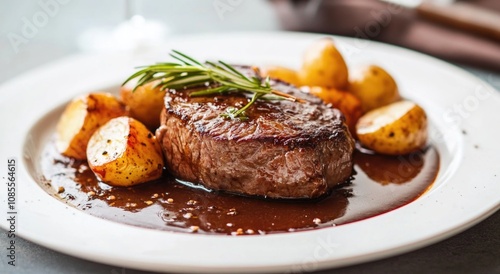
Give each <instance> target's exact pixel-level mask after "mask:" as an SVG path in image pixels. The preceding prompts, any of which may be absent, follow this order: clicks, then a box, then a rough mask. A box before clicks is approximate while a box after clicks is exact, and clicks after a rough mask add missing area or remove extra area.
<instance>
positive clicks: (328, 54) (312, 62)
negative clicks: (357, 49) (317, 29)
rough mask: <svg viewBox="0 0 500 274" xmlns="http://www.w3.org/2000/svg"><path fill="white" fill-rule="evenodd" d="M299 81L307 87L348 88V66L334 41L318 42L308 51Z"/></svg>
mask: <svg viewBox="0 0 500 274" xmlns="http://www.w3.org/2000/svg"><path fill="white" fill-rule="evenodd" d="M299 81H300V83H301V84H302V85H305V86H321V87H328V88H336V89H345V88H347V85H348V72H347V65H346V63H345V61H344V58H343V57H342V55H341V54H340V52H339V51H338V50H337V48H336V47H335V44H334V43H333V40H332V39H330V38H324V39H321V40H318V41H316V42H315V43H313V44H312V45H310V46H309V47H308V48H307V49H306V52H305V54H304V57H303V60H302V67H301V68H300V70H299Z"/></svg>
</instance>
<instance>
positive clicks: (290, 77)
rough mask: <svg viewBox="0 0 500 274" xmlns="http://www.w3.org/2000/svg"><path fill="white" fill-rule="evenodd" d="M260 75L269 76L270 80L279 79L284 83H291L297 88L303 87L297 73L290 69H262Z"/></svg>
mask: <svg viewBox="0 0 500 274" xmlns="http://www.w3.org/2000/svg"><path fill="white" fill-rule="evenodd" d="M260 75H261V76H262V77H267V76H269V77H270V78H274V79H279V80H281V81H283V82H287V83H290V84H292V85H294V86H296V87H299V86H301V84H300V81H299V76H298V74H297V72H296V71H295V70H293V69H289V68H286V67H281V66H267V67H262V68H261V69H260Z"/></svg>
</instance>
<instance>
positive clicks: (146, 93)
mask: <svg viewBox="0 0 500 274" xmlns="http://www.w3.org/2000/svg"><path fill="white" fill-rule="evenodd" d="M157 83H158V82H157V81H154V82H150V83H147V84H145V85H142V86H139V87H137V89H136V90H135V91H133V89H134V86H133V85H125V86H123V87H122V88H121V90H120V97H121V99H122V101H123V102H124V103H125V104H126V105H127V106H128V107H129V109H130V116H131V117H132V118H135V119H137V120H139V121H141V122H142V123H143V124H144V125H146V127H148V128H149V129H150V130H155V129H156V128H158V127H159V126H160V113H161V110H162V109H163V107H164V104H163V97H165V91H162V90H160V88H155V87H154V86H155V85H156V84H157Z"/></svg>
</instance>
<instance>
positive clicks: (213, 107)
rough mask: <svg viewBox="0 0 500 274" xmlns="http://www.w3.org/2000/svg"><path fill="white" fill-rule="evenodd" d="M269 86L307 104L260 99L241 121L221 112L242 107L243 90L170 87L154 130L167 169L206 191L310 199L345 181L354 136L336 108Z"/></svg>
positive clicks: (281, 85)
mask: <svg viewBox="0 0 500 274" xmlns="http://www.w3.org/2000/svg"><path fill="white" fill-rule="evenodd" d="M247 73H248V71H247ZM271 85H272V86H273V88H275V89H278V90H280V91H282V92H286V93H288V94H291V95H293V96H296V97H298V98H302V99H305V100H307V102H306V103H297V102H290V101H286V100H274V101H265V100H259V101H257V102H256V103H255V104H253V105H252V106H251V107H250V108H248V109H247V111H246V112H245V114H246V116H247V117H248V120H246V121H240V120H239V119H226V118H223V117H221V116H220V114H221V113H223V112H224V111H225V110H226V108H227V107H230V106H235V107H242V106H244V105H245V104H246V103H247V102H248V100H249V99H248V98H247V97H246V96H245V95H243V94H241V93H232V94H227V95H219V96H211V97H190V96H189V94H190V93H191V92H194V91H197V90H199V89H188V90H183V91H175V90H169V91H168V92H167V94H166V96H165V109H164V110H163V112H162V115H161V123H162V126H161V127H160V128H159V129H158V130H157V137H158V140H160V142H161V145H162V148H163V151H164V154H165V158H166V163H167V169H168V170H169V171H170V172H171V173H172V174H173V175H174V176H176V177H178V178H179V179H182V180H186V181H191V182H195V183H200V184H203V185H204V186H206V187H208V188H210V189H215V190H223V191H227V192H232V193H238V194H244V195H258V196H265V197H272V198H315V197H318V196H321V195H323V194H325V193H327V192H328V191H329V190H330V189H332V188H333V187H334V186H335V185H337V184H339V183H342V182H344V181H345V180H346V179H348V178H349V176H350V175H351V172H352V153H353V151H354V141H353V139H352V137H351V136H350V134H349V131H348V129H347V126H346V125H345V122H344V117H343V115H342V114H341V113H340V111H339V110H337V109H333V108H330V107H329V106H326V105H324V104H323V103H321V100H320V99H318V98H316V97H314V96H312V95H309V94H306V93H303V92H301V91H299V90H298V89H296V88H295V87H293V86H290V85H287V84H285V83H283V82H280V81H271Z"/></svg>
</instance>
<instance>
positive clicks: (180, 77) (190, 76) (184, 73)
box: [123, 50, 304, 120]
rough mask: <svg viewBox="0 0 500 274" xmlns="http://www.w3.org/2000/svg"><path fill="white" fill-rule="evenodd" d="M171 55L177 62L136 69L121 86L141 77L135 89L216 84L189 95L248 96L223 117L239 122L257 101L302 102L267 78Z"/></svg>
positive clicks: (225, 65)
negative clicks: (250, 75) (236, 94)
mask: <svg viewBox="0 0 500 274" xmlns="http://www.w3.org/2000/svg"><path fill="white" fill-rule="evenodd" d="M170 56H171V57H172V58H174V59H176V60H178V61H179V62H180V63H157V64H154V65H149V66H142V67H139V68H141V70H139V71H138V72H136V73H134V74H133V75H132V76H130V77H129V78H128V79H127V80H126V81H125V82H124V83H123V85H125V84H126V83H127V82H129V81H130V80H132V79H135V78H138V77H140V78H139V80H138V82H137V85H136V86H135V88H134V90H135V89H136V88H137V87H139V86H141V85H144V84H146V83H149V82H152V81H157V80H160V82H159V83H158V84H157V85H156V86H155V87H159V88H160V89H161V90H165V89H176V90H182V89H187V88H191V87H197V86H203V85H206V86H213V85H214V84H215V86H214V87H211V88H208V89H206V90H202V91H197V92H192V93H191V94H190V96H207V95H216V94H223V93H228V92H242V93H249V94H251V95H252V97H251V99H250V101H249V102H248V103H247V104H246V105H245V106H243V107H242V108H239V109H238V108H236V107H229V108H227V109H226V111H225V113H224V114H222V116H224V117H226V118H239V119H242V120H244V119H247V117H246V115H245V110H247V109H248V108H249V107H250V106H251V105H252V104H253V103H255V102H256V101H257V100H258V99H267V100H283V99H284V100H289V101H293V102H304V100H302V99H299V98H297V97H295V96H292V95H289V94H286V93H283V92H281V91H278V90H275V89H273V88H272V87H271V85H270V81H269V77H267V78H266V79H265V80H264V81H262V80H261V79H259V78H257V77H247V76H245V75H243V74H242V73H241V72H239V71H238V70H236V69H235V68H234V67H233V66H231V65H228V64H227V63H225V62H223V61H218V62H217V63H213V62H209V61H206V62H205V63H200V62H198V61H197V60H195V59H193V58H191V57H189V56H187V55H186V54H183V53H181V52H179V51H176V50H172V52H171V53H170ZM254 70H257V68H254Z"/></svg>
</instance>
